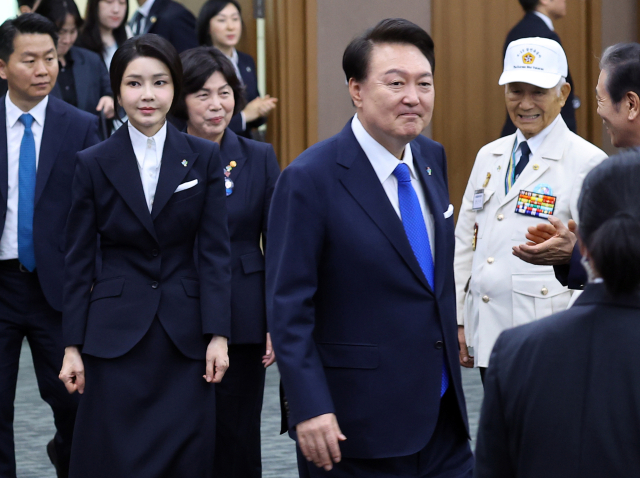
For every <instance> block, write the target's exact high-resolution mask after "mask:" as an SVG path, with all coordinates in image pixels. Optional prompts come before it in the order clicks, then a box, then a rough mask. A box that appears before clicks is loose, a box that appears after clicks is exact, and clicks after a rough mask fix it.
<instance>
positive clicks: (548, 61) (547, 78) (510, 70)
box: [498, 37, 569, 88]
mask: <svg viewBox="0 0 640 478" xmlns="http://www.w3.org/2000/svg"><path fill="white" fill-rule="evenodd" d="M568 72H569V66H568V64H567V55H565V53H564V50H563V49H562V47H561V46H560V44H559V43H558V42H556V41H553V40H549V39H548V38H538V37H536V38H522V39H520V40H516V41H512V42H511V43H509V46H508V47H507V53H505V55H504V70H503V72H502V75H500V80H499V81H498V84H499V85H506V84H507V83H516V82H522V83H529V84H531V85H536V86H539V87H540V88H553V87H554V86H556V85H557V84H558V82H559V81H560V78H562V77H565V78H566V77H567V74H568Z"/></svg>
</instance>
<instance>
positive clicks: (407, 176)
mask: <svg viewBox="0 0 640 478" xmlns="http://www.w3.org/2000/svg"><path fill="white" fill-rule="evenodd" d="M393 175H394V176H395V177H396V178H397V179H398V202H399V203H400V216H402V225H403V226H404V232H405V233H406V234H407V238H408V239H409V244H411V249H413V253H414V254H415V256H416V259H417V260H418V264H420V269H422V272H423V273H424V275H425V277H426V278H427V282H428V283H429V285H430V286H431V289H432V290H434V291H435V287H434V267H433V256H432V255H431V245H430V244H429V233H428V232H427V226H426V224H425V223H424V216H423V215H422V209H421V208H420V201H419V200H418V195H417V194H416V191H415V189H413V186H412V185H411V172H410V171H409V166H407V165H406V164H405V163H400V164H398V166H396V169H394V171H393ZM448 386H449V373H448V372H447V361H446V359H445V357H444V354H443V360H442V382H441V383H440V396H441V397H442V396H443V395H444V392H446V391H447V387H448Z"/></svg>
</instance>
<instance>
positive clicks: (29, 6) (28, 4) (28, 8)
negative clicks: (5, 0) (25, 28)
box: [18, 0, 42, 14]
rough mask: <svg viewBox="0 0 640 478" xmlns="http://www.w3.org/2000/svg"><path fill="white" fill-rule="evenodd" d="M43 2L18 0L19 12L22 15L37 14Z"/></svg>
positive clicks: (38, 0) (39, 0)
mask: <svg viewBox="0 0 640 478" xmlns="http://www.w3.org/2000/svg"><path fill="white" fill-rule="evenodd" d="M41 1H42V0H18V10H19V11H20V13H21V14H22V13H31V12H35V11H36V10H37V8H38V5H40V2H41Z"/></svg>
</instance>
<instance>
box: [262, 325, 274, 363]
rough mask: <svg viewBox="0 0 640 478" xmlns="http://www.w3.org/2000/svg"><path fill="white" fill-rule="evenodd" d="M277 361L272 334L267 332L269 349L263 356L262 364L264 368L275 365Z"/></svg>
mask: <svg viewBox="0 0 640 478" xmlns="http://www.w3.org/2000/svg"><path fill="white" fill-rule="evenodd" d="M275 361H276V353H275V352H274V351H273V345H271V334H270V333H269V332H267V350H266V351H265V354H264V355H263V356H262V365H264V368H267V367H269V366H270V365H273V364H274V363H275Z"/></svg>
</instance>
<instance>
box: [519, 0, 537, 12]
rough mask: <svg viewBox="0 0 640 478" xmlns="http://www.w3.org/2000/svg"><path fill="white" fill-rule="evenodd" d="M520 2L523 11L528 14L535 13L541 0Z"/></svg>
mask: <svg viewBox="0 0 640 478" xmlns="http://www.w3.org/2000/svg"><path fill="white" fill-rule="evenodd" d="M518 1H519V2H520V5H522V9H523V10H524V11H525V12H527V13H529V12H532V11H534V10H535V9H536V7H537V6H538V4H539V3H540V0H518Z"/></svg>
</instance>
